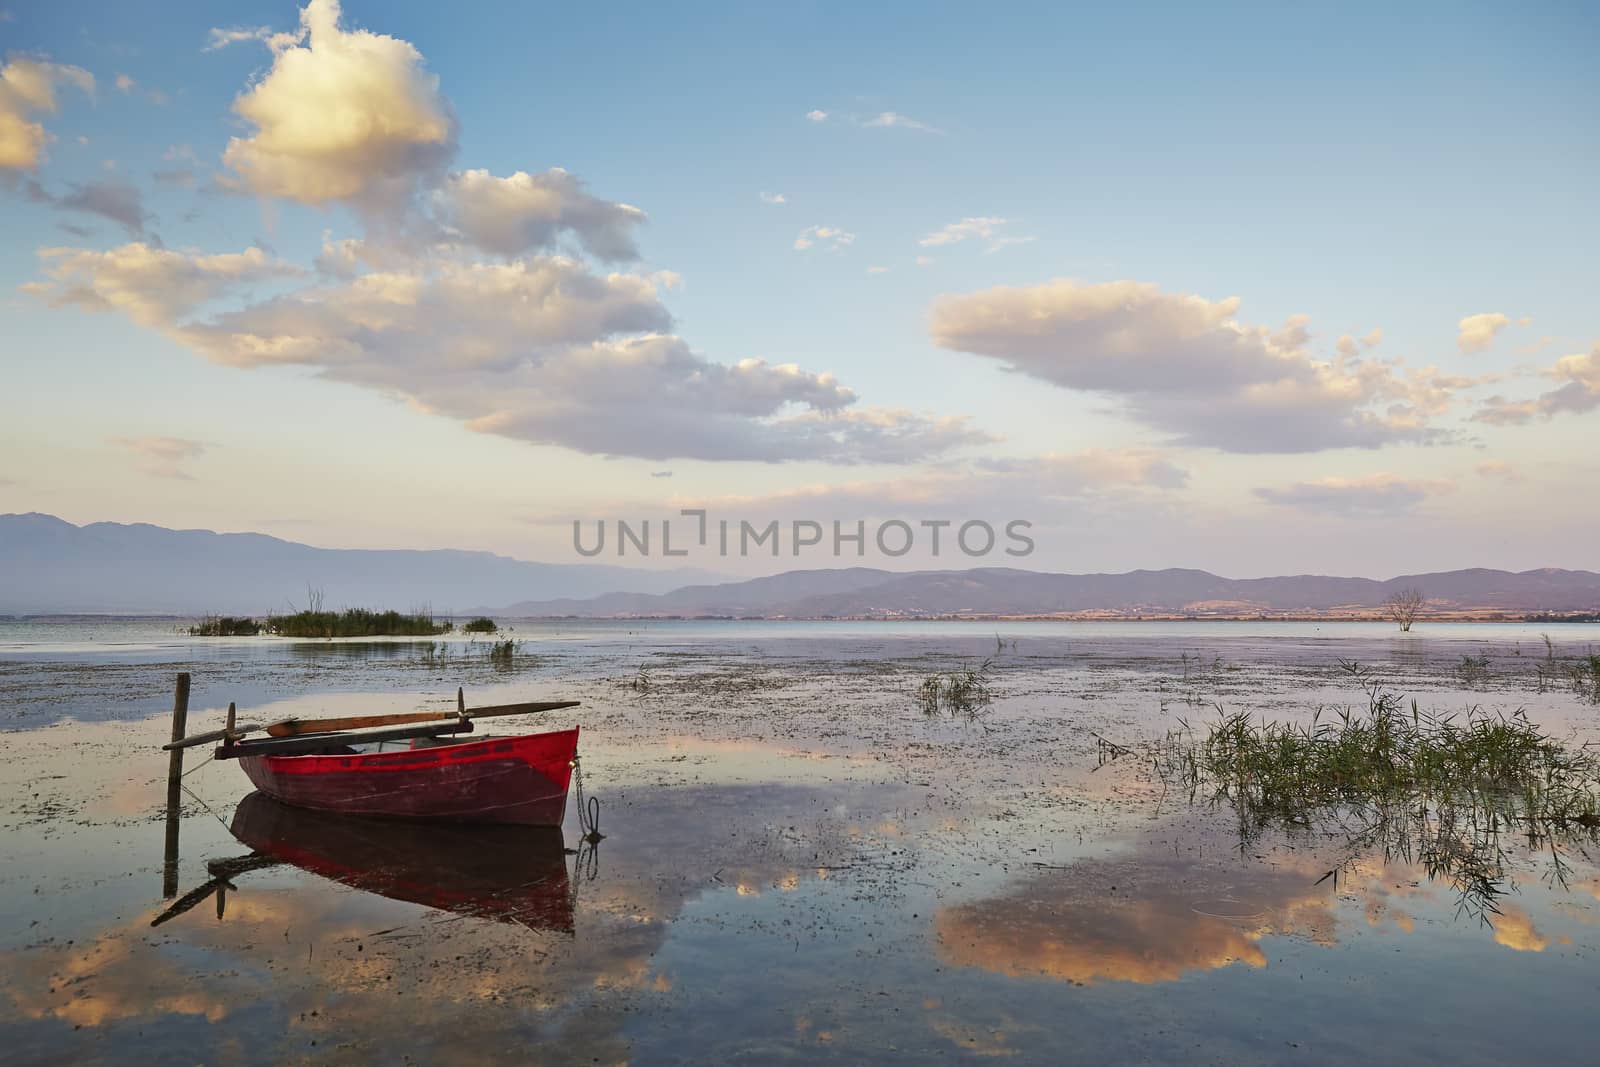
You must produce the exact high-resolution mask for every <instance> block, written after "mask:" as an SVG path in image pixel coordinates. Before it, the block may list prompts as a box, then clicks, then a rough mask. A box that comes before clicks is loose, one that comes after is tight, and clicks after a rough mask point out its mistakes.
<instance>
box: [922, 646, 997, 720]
mask: <svg viewBox="0 0 1600 1067" xmlns="http://www.w3.org/2000/svg"><path fill="white" fill-rule="evenodd" d="M993 673H994V661H993V660H992V659H986V660H984V661H983V663H981V664H980V665H979V666H977V667H963V668H961V669H960V670H956V671H948V672H944V673H937V674H930V675H928V676H927V677H926V678H924V679H923V680H922V684H921V685H920V686H918V687H917V703H918V705H920V706H921V708H922V710H923V712H924V713H925V714H928V715H936V714H938V713H939V712H940V711H948V712H950V713H951V714H953V715H966V716H969V717H970V716H974V715H976V714H977V713H978V712H980V711H982V710H983V709H984V708H986V707H988V706H989V705H990V704H991V703H993V702H994V692H993V690H991V689H990V687H989V678H990V676H991V675H992V674H993Z"/></svg>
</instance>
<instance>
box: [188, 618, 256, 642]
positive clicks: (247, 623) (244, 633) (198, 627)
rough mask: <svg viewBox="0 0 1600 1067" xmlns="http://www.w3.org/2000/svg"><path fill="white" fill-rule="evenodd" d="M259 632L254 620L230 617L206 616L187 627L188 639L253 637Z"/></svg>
mask: <svg viewBox="0 0 1600 1067" xmlns="http://www.w3.org/2000/svg"><path fill="white" fill-rule="evenodd" d="M260 632H261V624H260V623H259V622H257V621H256V620H254V619H247V618H236V617H235V616H232V615H207V616H206V617H205V618H203V619H201V620H200V621H199V622H197V623H195V624H194V625H193V626H191V627H189V636H190V637H254V636H255V635H256V634H259V633H260Z"/></svg>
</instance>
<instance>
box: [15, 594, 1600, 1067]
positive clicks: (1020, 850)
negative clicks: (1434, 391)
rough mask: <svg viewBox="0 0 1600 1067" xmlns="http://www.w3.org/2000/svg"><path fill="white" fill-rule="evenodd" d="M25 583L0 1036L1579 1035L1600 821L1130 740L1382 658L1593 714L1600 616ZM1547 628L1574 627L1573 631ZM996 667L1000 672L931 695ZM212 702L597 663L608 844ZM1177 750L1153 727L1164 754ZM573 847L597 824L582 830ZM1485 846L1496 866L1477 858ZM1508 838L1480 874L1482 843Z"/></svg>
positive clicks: (417, 1049) (1503, 1052) (571, 692)
mask: <svg viewBox="0 0 1600 1067" xmlns="http://www.w3.org/2000/svg"><path fill="white" fill-rule="evenodd" d="M179 625H180V622H179V621H178V620H68V621H63V622H59V623H56V622H52V623H39V622H22V623H18V622H5V621H0V694H3V695H4V696H5V698H6V699H5V701H4V704H3V710H0V745H3V746H5V751H6V755H7V757H8V758H7V759H6V760H4V761H3V763H0V797H3V799H4V804H3V805H0V1048H3V1049H5V1050H6V1051H5V1052H4V1053H3V1054H0V1058H6V1059H10V1060H14V1061H17V1062H44V1063H48V1062H62V1063H66V1062H71V1063H82V1062H95V1061H100V1060H105V1061H117V1062H127V1061H143V1062H169V1061H171V1060H174V1059H183V1060H190V1061H197V1062H223V1063H227V1062H238V1063H258V1062H259V1063H281V1062H301V1061H305V1062H362V1063H366V1062H372V1061H375V1060H377V1061H382V1062H401V1061H402V1060H403V1059H404V1058H406V1057H409V1058H410V1059H411V1060H413V1061H417V1062H430V1061H436V1062H488V1061H496V1062H499V1061H505V1060H516V1061H521V1062H539V1063H563V1062H572V1063H595V1062H599V1063H623V1062H628V1063H645V1064H648V1063H689V1062H693V1063H701V1062H706V1061H708V1060H719V1061H721V1060H733V1059H747V1060H760V1061H766V1060H772V1059H789V1060H804V1061H807V1062H813V1061H828V1060H836V1061H840V1062H852V1063H853V1062H862V1061H884V1062H889V1061H898V1060H905V1059H927V1058H933V1057H942V1058H948V1059H952V1060H962V1059H973V1060H979V1059H982V1060H990V1059H993V1058H996V1057H1000V1058H1006V1059H1010V1060H1012V1061H1013V1062H1018V1063H1058V1062H1090V1061H1093V1062H1106V1061H1108V1060H1112V1061H1118V1062H1120V1061H1128V1060H1142V1061H1155V1062H1175V1061H1182V1062H1229V1063H1234V1062H1260V1063H1285V1062H1315V1063H1323V1062H1334V1061H1349V1060H1352V1059H1372V1058H1378V1059H1380V1060H1382V1061H1384V1062H1430V1063H1431V1062H1438V1061H1441V1060H1450V1061H1455V1062H1467V1063H1504V1062H1508V1061H1513V1062H1525V1061H1531V1060H1534V1059H1536V1058H1553V1059H1561V1060H1572V1059H1580V1058H1585V1057H1586V1056H1587V1050H1588V1048H1589V1047H1590V1045H1591V1044H1592V1035H1591V1034H1590V1032H1589V1031H1590V1028H1589V1027H1588V1025H1587V1020H1588V1017H1589V1012H1590V1011H1591V1008H1592V1004H1593V1002H1594V997H1595V995H1596V993H1597V991H1600V956H1597V950H1600V866H1597V864H1596V855H1595V846H1594V844H1593V843H1592V841H1590V840H1588V839H1587V838H1586V836H1585V835H1584V834H1581V833H1580V834H1574V835H1569V836H1566V837H1563V838H1562V839H1561V840H1559V841H1555V842H1552V841H1550V840H1546V839H1533V840H1530V839H1529V837H1528V836H1527V835H1526V834H1524V833H1519V832H1517V830H1516V829H1515V828H1512V827H1494V828H1489V829H1488V831H1487V832H1484V828H1472V829H1469V828H1455V829H1453V830H1452V831H1451V832H1450V833H1448V834H1443V835H1440V834H1437V833H1436V834H1434V835H1433V836H1431V837H1427V836H1424V837H1420V838H1419V837H1418V836H1416V835H1415V834H1410V833H1401V832H1399V831H1398V830H1396V829H1395V828H1393V827H1389V828H1385V829H1384V830H1383V831H1382V832H1377V831H1375V830H1374V828H1373V827H1371V826H1367V825H1344V826H1335V825H1331V824H1323V825H1319V826H1318V827H1317V828H1316V829H1315V832H1309V833H1307V832H1294V831H1292V830H1286V829H1284V828H1281V827H1272V826H1266V827H1261V826H1248V825H1244V824H1242V823H1241V822H1240V820H1239V819H1238V818H1237V816H1236V814H1235V812H1233V811H1232V810H1231V809H1230V808H1229V807H1227V806H1226V805H1223V806H1216V805H1213V804H1210V803H1206V802H1203V801H1202V802H1191V801H1190V799H1189V798H1188V797H1186V796H1183V795H1181V793H1179V792H1175V791H1174V790H1173V788H1172V783H1171V782H1169V781H1166V780H1163V779H1162V778H1161V777H1160V776H1159V775H1156V774H1154V773H1153V772H1152V769H1151V767H1150V766H1148V765H1147V763H1146V762H1145V761H1143V760H1141V759H1138V758H1135V759H1112V760H1110V761H1109V762H1105V760H1104V751H1103V749H1102V747H1101V745H1100V739H1101V738H1105V739H1107V740H1109V741H1112V742H1115V743H1117V744H1119V745H1124V746H1129V747H1136V746H1144V745H1146V744H1154V743H1156V742H1158V741H1159V740H1160V739H1161V738H1162V737H1164V736H1165V735H1166V733H1167V731H1168V730H1171V729H1174V728H1176V727H1178V726H1179V724H1180V723H1182V722H1186V721H1187V722H1192V723H1201V722H1204V721H1206V720H1207V719H1208V718H1212V717H1215V715H1217V714H1218V711H1217V709H1218V708H1219V707H1220V708H1223V709H1227V710H1248V711H1251V712H1252V713H1256V714H1259V715H1263V716H1271V717H1274V718H1297V717H1309V716H1311V715H1314V714H1316V713H1317V711H1318V709H1319V708H1323V709H1326V708H1330V707H1338V706H1341V705H1355V706H1357V707H1358V708H1364V707H1365V702H1366V699H1367V698H1366V696H1365V695H1364V694H1363V693H1362V691H1361V689H1360V687H1359V686H1358V685H1357V683H1356V680H1355V679H1354V678H1353V677H1352V676H1351V675H1350V674H1349V673H1348V672H1347V671H1346V669H1345V668H1343V667H1341V666H1340V663H1339V661H1341V660H1345V661H1350V660H1359V661H1361V662H1362V663H1365V664H1370V665H1372V666H1373V667H1374V668H1375V669H1376V670H1377V671H1378V673H1379V676H1380V677H1381V678H1382V680H1383V682H1384V684H1386V685H1387V686H1389V687H1390V688H1392V689H1394V690H1395V691H1397V692H1400V693H1403V694H1405V696H1406V698H1407V699H1408V700H1409V699H1410V698H1411V697H1415V698H1416V699H1417V700H1418V702H1419V704H1420V705H1421V706H1423V707H1425V708H1429V709H1434V710H1438V711H1441V712H1450V711H1455V712H1457V713H1465V711H1466V710H1467V709H1469V708H1476V709H1478V710H1479V711H1480V712H1483V713H1488V714H1506V715H1512V714H1515V713H1517V712H1518V711H1522V712H1524V713H1525V714H1527V715H1528V716H1529V717H1530V718H1532V719H1533V720H1534V721H1536V722H1539V723H1541V724H1543V725H1544V726H1545V727H1546V728H1547V729H1549V730H1551V731H1552V732H1555V733H1556V734H1558V735H1559V736H1561V737H1563V738H1566V739H1568V740H1569V741H1570V742H1571V743H1573V744H1581V743H1583V742H1585V741H1589V740H1600V729H1597V727H1600V707H1597V706H1596V705H1595V704H1594V703H1592V702H1591V700H1590V699H1589V696H1588V695H1587V694H1586V693H1584V692H1580V691H1579V690H1578V689H1577V688H1576V687H1575V686H1574V685H1573V684H1572V681H1571V678H1570V673H1569V668H1570V667H1571V666H1572V665H1573V664H1575V663H1578V662H1579V659H1578V657H1580V656H1582V655H1586V654H1587V652H1588V651H1589V649H1590V648H1600V627H1596V626H1554V625H1549V626H1543V627H1540V626H1520V625H1482V624H1451V625H1419V628H1418V630H1417V631H1416V632H1415V633H1413V634H1410V635H1400V634H1398V633H1396V632H1395V631H1394V630H1393V629H1392V628H1390V627H1384V626H1377V625H1367V624H1322V625H1313V624H1269V623H1098V624H1082V623H1066V624H1060V623H1026V624H1021V623H1013V624H991V623H972V624H968V623H725V622H681V623H680V622H670V623H649V624H619V623H546V622H539V623H535V622H519V623H515V624H514V625H515V626H516V630H515V632H514V637H515V638H516V639H517V640H519V641H521V642H523V644H521V645H520V647H519V648H518V651H517V654H516V656H515V657H514V660H513V662H512V664H511V665H510V666H509V667H505V666H503V665H495V664H492V663H490V662H489V661H488V659H487V657H486V655H485V648H486V645H485V643H484V642H482V641H479V642H472V641H469V640H466V639H461V638H453V639H450V640H446V641H434V642H429V641H422V642H417V641H396V642H376V643H374V642H287V641H279V640H274V639H268V638H257V639H208V640H196V639H191V638H188V637H186V636H181V635H180V634H179V633H178V632H177V628H178V627H179ZM1541 631H1543V632H1544V633H1545V634H1548V635H1549V638H1550V641H1551V644H1550V645H1548V646H1547V644H1546V642H1545V640H1544V639H1543V638H1542V637H1541ZM986 660H987V661H989V663H990V669H991V671H992V674H991V685H992V687H993V690H994V692H995V694H996V700H995V702H994V703H993V705H992V706H990V707H989V708H988V709H986V710H985V711H984V712H983V713H982V714H981V715H978V716H976V717H971V718H968V717H965V716H959V715H956V716H952V715H946V714H939V715H934V716H930V715H927V714H925V713H924V712H923V711H922V710H921V709H920V708H919V706H918V704H917V701H916V699H915V694H916V692H917V689H918V687H919V685H920V683H921V681H922V680H923V679H924V678H925V677H926V676H927V675H928V674H929V673H931V672H935V671H948V670H955V669H959V668H962V667H977V666H979V665H981V664H982V663H983V662H984V661H986ZM178 670H186V671H189V672H191V674H192V675H193V678H194V695H193V699H192V701H191V714H190V729H191V731H199V730H202V729H210V728H214V726H216V725H217V724H218V723H219V721H220V715H221V709H222V708H223V707H225V706H226V704H227V703H228V702H229V701H230V700H231V701H236V702H237V703H238V704H239V706H240V709H241V714H242V715H246V716H247V717H249V718H255V719H257V720H258V721H259V720H263V719H270V718H280V717H284V716H287V715H296V714H298V715H312V714H318V713H337V714H344V713H349V714H361V713H368V712H372V713H376V712H379V711H393V710H409V709H411V708H417V707H421V708H430V707H444V706H450V705H453V703H454V699H455V687H456V686H457V685H462V686H464V687H465V688H466V691H467V694H468V700H469V703H494V702H499V701H501V700H511V699H547V698H555V697H569V698H572V699H580V700H582V701H583V707H582V708H580V709H576V710H575V711H573V712H564V713H561V715H560V716H556V717H550V718H548V719H544V720H533V719H527V720H501V721H500V722H499V723H497V724H495V726H494V728H493V732H516V731H517V730H518V729H541V728H547V727H549V728H554V727H558V726H567V725H571V724H574V723H575V724H579V725H581V726H582V728H583V730H584V735H583V740H582V743H581V746H580V751H581V753H582V757H583V772H584V785H585V788H586V791H587V793H589V794H590V795H593V796H597V797H599V798H600V800H601V805H602V806H601V829H602V831H603V832H604V833H605V834H606V837H605V839H604V840H603V841H601V842H600V843H599V845H598V847H596V848H593V849H591V848H589V847H588V846H581V847H580V845H581V843H580V841H579V832H578V829H577V825H576V821H575V815H574V814H572V813H571V812H569V821H568V825H567V826H566V827H565V829H564V832H563V834H562V835H558V836H552V835H550V834H541V833H526V832H521V831H511V832H509V833H499V832H485V831H481V830H471V829H467V830H450V829H442V830H441V829H434V830H425V831H422V830H418V829H416V828H414V827H409V826H404V825H400V826H396V825H392V824H384V823H370V822H361V821H352V820H340V819H334V818H331V817H326V816H308V815H307V814H306V813H304V812H298V811H295V810H294V809H287V808H283V807H281V806H278V805H276V804H275V803H273V802H271V801H269V800H266V798H263V797H260V796H258V795H252V794H251V790H250V787H249V783H248V782H247V781H246V780H245V779H244V776H243V775H242V774H241V773H240V772H239V770H238V769H237V768H236V767H234V766H232V765H230V764H228V763H226V762H216V761H211V762H207V761H206V757H205V755H204V754H203V752H204V750H200V751H199V752H197V753H196V754H194V755H192V756H191V757H190V758H189V762H188V764H187V769H188V775H187V777H186V779H185V782H186V784H187V786H188V792H187V793H186V796H185V804H184V808H183V811H182V818H181V839H180V840H181V848H180V856H181V859H180V862H179V864H178V867H177V870H176V872H175V873H176V875H177V878H176V887H175V888H176V892H174V893H172V895H170V896H168V895H167V893H166V892H165V890H166V888H167V887H166V886H165V884H164V883H165V882H166V881H167V878H166V876H167V874H168V872H167V871H166V870H165V869H164V865H163V863H162V858H163V845H164V829H165V827H164V812H163V809H162V804H163V797H164V790H165V783H164V777H165V766H166V757H165V755H164V754H163V753H161V752H160V751H159V746H160V743H161V742H162V741H163V740H164V739H165V735H166V733H167V730H168V728H169V725H168V721H167V718H166V714H165V711H166V709H168V708H170V704H171V691H172V675H173V674H174V673H175V672H176V671H178ZM1139 750H1140V751H1143V748H1139ZM569 850H572V851H569ZM1466 854H1470V855H1471V856H1472V857H1475V858H1476V859H1477V860H1478V861H1480V862H1481V863H1484V864H1488V865H1489V866H1488V869H1489V870H1490V873H1492V874H1493V876H1494V884H1493V889H1494V892H1493V893H1491V894H1489V895H1487V896H1486V895H1485V894H1484V892H1483V885H1482V883H1481V882H1473V881H1471V880H1470V879H1464V878H1462V877H1461V876H1460V873H1459V872H1460V870H1461V869H1462V867H1461V864H1460V862H1459V859H1460V856H1461V855H1466ZM1475 869H1479V868H1475Z"/></svg>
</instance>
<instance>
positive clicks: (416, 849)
mask: <svg viewBox="0 0 1600 1067" xmlns="http://www.w3.org/2000/svg"><path fill="white" fill-rule="evenodd" d="M230 829H231V830H232V831H233V836H234V837H237V838H238V839H239V840H240V841H241V842H243V843H244V844H245V845H247V846H249V847H250V848H251V849H253V850H254V857H250V858H256V857H259V858H260V859H261V860H262V861H264V862H262V864H261V865H263V866H264V865H266V864H267V863H270V862H271V861H278V862H281V863H287V864H291V865H293V866H295V867H299V868H300V869H301V870H305V871H310V872H311V873H312V874H317V875H321V876H322V877H324V878H328V879H331V880H332V881H335V882H339V883H340V884H342V885H347V886H350V887H351V888H352V889H360V890H364V891H365V892H368V893H376V894H378V895H379V896H384V897H389V898H390V899H392V900H403V901H408V902H410V903H413V904H421V905H422V906H424V907H428V908H437V909H439V910H441V911H450V912H455V913H457V914H461V915H472V916H477V917H481V918H485V919H495V920H499V921H502V922H514V923H518V924H520V925H522V926H527V927H530V928H532V929H536V930H550V931H561V932H566V933H571V932H572V909H573V900H572V895H571V884H570V882H569V879H568V877H567V858H566V849H565V847H564V844H563V841H562V837H561V830H560V828H559V827H553V826H498V825H470V824H444V823H438V824H436V823H423V822H416V821H404V822H402V821H391V820H385V819H368V818H362V817H359V816H353V815H333V814H329V813H327V812H316V811H310V810H307V809H305V808H295V807H291V806H289V805H287V804H283V803H280V802H279V801H276V800H273V799H272V798H271V797H269V796H267V795H265V794H264V793H252V794H250V795H249V796H247V797H245V798H244V799H243V800H242V801H240V802H239V807H238V808H237V809H236V810H235V811H234V813H233V824H232V826H231V827H230ZM239 862H240V861H239V860H221V861H215V862H214V863H212V864H210V865H208V866H211V867H222V866H226V865H229V864H234V865H237V864H238V863H239ZM252 866H253V865H252ZM212 873H213V875H219V874H220V873H221V872H219V871H216V870H213V872H212ZM223 877H225V875H223Z"/></svg>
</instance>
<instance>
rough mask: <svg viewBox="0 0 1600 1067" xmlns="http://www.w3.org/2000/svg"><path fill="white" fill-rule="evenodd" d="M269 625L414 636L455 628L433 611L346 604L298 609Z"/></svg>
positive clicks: (328, 633)
mask: <svg viewBox="0 0 1600 1067" xmlns="http://www.w3.org/2000/svg"><path fill="white" fill-rule="evenodd" d="M266 629H267V631H268V632H269V633H274V634H277V635H278V636H279V637H414V636H430V637H431V636H435V635H437V634H442V633H448V632H450V630H451V629H452V627H451V624H450V623H448V622H438V621H435V619H434V617H433V614H432V613H431V612H427V611H418V612H413V613H410V614H403V613H401V612H398V611H369V610H367V609H366V608H346V609H345V610H344V611H320V610H307V611H297V612H295V613H294V614H293V615H275V616H272V617H270V618H268V619H267V622H266Z"/></svg>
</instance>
